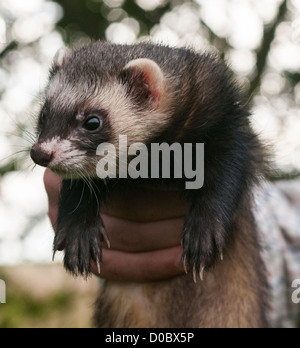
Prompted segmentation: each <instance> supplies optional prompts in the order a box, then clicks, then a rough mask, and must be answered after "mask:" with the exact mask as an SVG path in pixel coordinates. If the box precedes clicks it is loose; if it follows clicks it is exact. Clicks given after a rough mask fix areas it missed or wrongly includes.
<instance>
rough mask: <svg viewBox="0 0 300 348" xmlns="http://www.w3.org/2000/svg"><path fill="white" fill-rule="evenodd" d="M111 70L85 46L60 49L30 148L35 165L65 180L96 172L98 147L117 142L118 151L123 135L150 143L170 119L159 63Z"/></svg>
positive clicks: (131, 64)
mask: <svg viewBox="0 0 300 348" xmlns="http://www.w3.org/2000/svg"><path fill="white" fill-rule="evenodd" d="M108 59H109V57H108ZM99 60H100V59H99ZM106 68H107V64H101V60H100V61H99V62H97V59H96V57H95V56H92V57H89V56H88V53H87V52H85V51H84V50H80V51H75V52H72V51H59V52H58V53H57V55H56V57H55V59H54V64H53V68H52V71H51V77H50V82H49V85H48V88H47V90H46V95H45V102H44V105H43V107H42V110H41V112H40V116H39V121H38V141H37V143H36V144H35V145H34V146H33V148H32V151H31V157H32V159H33V161H34V162H35V163H37V164H38V165H41V166H44V167H48V168H50V169H51V170H52V171H54V172H55V173H57V174H58V175H60V176H62V177H65V178H69V177H73V178H76V177H82V176H95V175H96V166H97V163H98V161H99V160H100V158H99V157H97V156H96V150H97V148H98V146H99V145H101V144H103V143H110V144H113V145H115V148H116V150H117V151H116V153H117V154H118V144H119V136H120V135H127V137H128V146H130V145H131V144H132V143H136V142H142V143H145V142H147V140H148V139H149V138H151V136H154V135H155V134H154V133H155V132H156V131H157V130H158V129H159V128H160V124H163V123H167V120H168V118H169V115H168V113H167V112H166V110H167V109H168V107H167V104H168V103H169V101H168V99H169V98H166V94H167V93H166V87H165V78H164V75H163V73H162V71H161V69H160V67H159V66H158V65H157V64H156V63H154V62H153V61H151V60H149V59H137V60H132V61H130V62H129V63H126V64H124V66H120V67H119V68H118V69H115V71H113V70H112V69H111V68H107V69H106Z"/></svg>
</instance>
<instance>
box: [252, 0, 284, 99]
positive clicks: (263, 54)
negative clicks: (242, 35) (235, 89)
mask: <svg viewBox="0 0 300 348" xmlns="http://www.w3.org/2000/svg"><path fill="white" fill-rule="evenodd" d="M287 11H288V5H287V0H284V1H283V2H282V4H281V6H280V8H279V11H278V14H277V17H276V19H275V20H274V22H273V24H272V25H271V26H266V27H265V30H264V35H263V41H262V45H261V48H260V50H259V51H258V52H257V63H256V69H257V71H256V76H255V78H254V79H253V80H252V81H251V85H250V90H249V95H250V100H251V99H252V98H253V97H254V96H255V93H256V90H257V88H258V87H259V86H260V85H261V81H262V77H263V73H264V71H265V68H266V65H267V59H268V56H269V53H270V50H271V46H272V42H273V41H274V39H275V33H276V29H277V27H278V25H279V24H280V23H281V22H282V21H283V20H284V19H285V17H286V14H287Z"/></svg>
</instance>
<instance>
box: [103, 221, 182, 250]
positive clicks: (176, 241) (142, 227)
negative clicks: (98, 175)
mask: <svg viewBox="0 0 300 348" xmlns="http://www.w3.org/2000/svg"><path fill="white" fill-rule="evenodd" d="M102 218H103V221H104V225H105V227H106V230H107V232H108V235H109V240H110V244H111V247H112V248H113V249H114V250H121V251H123V252H128V253H129V252H134V253H142V252H147V251H154V250H161V249H166V248H171V247H175V246H178V245H180V242H181V238H182V237H181V235H182V231H183V226H184V218H178V219H171V220H163V221H157V222H151V223H138V222H134V221H128V220H123V219H119V218H116V217H112V216H109V215H105V214H102Z"/></svg>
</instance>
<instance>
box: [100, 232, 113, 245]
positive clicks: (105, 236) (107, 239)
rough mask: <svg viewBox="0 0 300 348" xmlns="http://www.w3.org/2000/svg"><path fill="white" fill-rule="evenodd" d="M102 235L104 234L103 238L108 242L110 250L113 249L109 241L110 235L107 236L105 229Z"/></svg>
mask: <svg viewBox="0 0 300 348" xmlns="http://www.w3.org/2000/svg"><path fill="white" fill-rule="evenodd" d="M101 234H102V236H103V238H104V241H105V242H106V244H107V246H108V249H110V248H111V245H110V241H109V238H108V235H107V233H106V231H105V229H104V228H103V229H102V230H101Z"/></svg>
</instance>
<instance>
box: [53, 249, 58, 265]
mask: <svg viewBox="0 0 300 348" xmlns="http://www.w3.org/2000/svg"><path fill="white" fill-rule="evenodd" d="M56 252H57V251H56V250H55V251H54V252H53V255H52V262H54V261H55V255H56Z"/></svg>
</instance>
